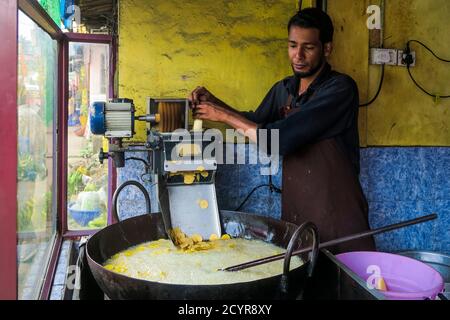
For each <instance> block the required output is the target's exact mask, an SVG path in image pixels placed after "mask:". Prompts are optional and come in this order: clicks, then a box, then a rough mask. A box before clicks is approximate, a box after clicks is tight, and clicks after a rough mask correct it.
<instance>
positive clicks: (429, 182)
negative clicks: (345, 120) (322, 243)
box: [118, 144, 450, 254]
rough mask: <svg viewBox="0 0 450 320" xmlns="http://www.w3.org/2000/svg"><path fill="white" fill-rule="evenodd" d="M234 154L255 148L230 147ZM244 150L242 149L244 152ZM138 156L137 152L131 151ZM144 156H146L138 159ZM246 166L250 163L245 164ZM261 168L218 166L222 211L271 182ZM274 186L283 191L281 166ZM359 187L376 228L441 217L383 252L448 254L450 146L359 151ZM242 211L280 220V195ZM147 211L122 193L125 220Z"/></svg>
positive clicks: (388, 239)
mask: <svg viewBox="0 0 450 320" xmlns="http://www.w3.org/2000/svg"><path fill="white" fill-rule="evenodd" d="M225 148H227V150H229V151H231V152H236V148H245V151H246V159H248V152H254V151H255V150H254V147H253V146H252V145H250V146H248V145H247V146H245V145H239V146H238V147H236V145H232V144H227V145H225ZM241 151H242V149H241ZM133 156H136V153H133ZM140 157H142V158H144V155H140ZM246 163H248V161H246ZM143 169H144V167H143V164H142V163H141V162H139V161H128V162H127V163H126V166H125V167H124V168H121V169H119V171H118V185H119V184H121V183H123V182H124V181H126V180H137V181H140V182H142V181H141V179H140V176H141V174H142V173H143ZM259 170H260V165H248V164H235V165H219V168H218V170H217V174H216V190H217V198H218V205H219V208H220V209H227V210H235V209H236V208H237V207H238V206H239V205H240V204H241V202H242V201H243V199H244V198H245V197H246V196H247V195H248V194H249V192H250V191H251V190H252V189H253V188H254V187H256V186H258V185H261V184H266V183H268V177H267V176H262V175H260V174H259ZM272 179H273V183H274V184H275V185H276V186H278V187H281V165H280V171H279V172H278V174H277V175H275V176H273V177H272ZM360 180H361V184H362V186H363V189H364V192H365V194H366V196H367V199H368V202H369V208H370V212H369V221H370V225H371V227H372V228H377V227H381V226H384V225H387V224H392V223H396V222H399V221H403V220H407V219H412V218H415V217H417V216H421V215H425V214H429V213H433V212H435V213H437V214H438V217H439V218H438V219H437V220H434V221H431V222H427V223H424V224H421V225H417V226H412V227H408V228H405V229H402V230H397V231H391V232H389V233H385V234H382V235H379V236H377V237H376V243H377V248H378V250H379V251H388V252H396V251H404V250H427V251H436V252H443V253H448V254H449V253H450V148H449V147H442V148H439V147H417V148H411V147H398V148H397V147H396V148H393V147H386V148H366V149H361V175H360ZM145 186H146V187H147V190H148V191H149V192H150V194H151V200H152V212H157V211H158V208H157V200H156V198H155V193H154V188H155V186H151V183H150V182H147V183H145ZM241 211H245V212H250V213H255V214H260V215H264V216H269V217H273V218H277V219H279V218H280V215H281V197H280V195H279V194H277V193H275V192H273V193H272V192H271V191H270V190H269V188H267V187H264V188H260V189H258V190H257V191H256V192H254V193H253V195H252V196H251V197H250V198H249V200H248V201H247V202H246V204H245V205H244V206H243V207H242V209H241ZM143 213H145V204H144V197H143V196H142V195H141V194H140V191H139V190H138V189H137V188H134V187H129V188H125V189H124V190H123V194H121V196H120V198H119V214H120V216H121V218H122V219H123V218H127V217H131V216H135V215H139V214H143Z"/></svg>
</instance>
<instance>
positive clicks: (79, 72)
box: [67, 42, 109, 230]
mask: <svg viewBox="0 0 450 320" xmlns="http://www.w3.org/2000/svg"><path fill="white" fill-rule="evenodd" d="M108 61H109V45H108V44H101V43H83V42H70V43H69V103H68V113H69V114H68V168H67V170H68V172H67V213H68V214H67V216H68V229H69V230H86V229H98V228H102V227H104V226H106V224H107V203H108V201H107V193H108V165H107V162H106V161H105V162H104V164H100V162H99V160H98V152H99V150H100V148H101V147H102V146H103V143H104V139H103V138H102V137H101V136H94V135H92V134H91V132H90V128H89V107H90V105H91V104H92V103H93V102H95V101H107V100H108V94H107V90H106V88H107V87H108V85H109V81H108V82H107V80H106V79H109V65H108V63H107V62H108Z"/></svg>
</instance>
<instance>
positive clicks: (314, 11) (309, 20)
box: [288, 8, 334, 44]
mask: <svg viewBox="0 0 450 320" xmlns="http://www.w3.org/2000/svg"><path fill="white" fill-rule="evenodd" d="M292 26H296V27H300V28H315V29H319V31H320V41H321V42H322V44H324V43H327V42H331V41H333V33H334V27H333V22H332V21H331V18H330V16H329V15H328V14H326V13H325V12H324V11H322V10H321V9H319V8H306V9H303V10H300V11H299V12H297V13H296V14H295V15H294V16H293V17H292V18H291V19H290V20H289V24H288V32H289V31H290V30H291V27H292Z"/></svg>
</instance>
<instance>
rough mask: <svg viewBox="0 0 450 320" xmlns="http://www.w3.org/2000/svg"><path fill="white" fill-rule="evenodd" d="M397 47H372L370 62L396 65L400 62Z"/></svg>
mask: <svg viewBox="0 0 450 320" xmlns="http://www.w3.org/2000/svg"><path fill="white" fill-rule="evenodd" d="M397 51H398V50H397V49H383V48H371V49H370V64H387V65H391V66H396V65H397V63H398V55H397Z"/></svg>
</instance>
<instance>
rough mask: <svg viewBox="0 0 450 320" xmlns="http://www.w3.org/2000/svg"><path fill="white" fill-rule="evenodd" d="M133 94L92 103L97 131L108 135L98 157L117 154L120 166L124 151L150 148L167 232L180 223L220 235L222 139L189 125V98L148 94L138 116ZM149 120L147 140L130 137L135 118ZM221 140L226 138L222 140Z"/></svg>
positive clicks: (93, 127) (152, 172) (149, 158)
mask: <svg viewBox="0 0 450 320" xmlns="http://www.w3.org/2000/svg"><path fill="white" fill-rule="evenodd" d="M135 113H136V110H135V106H134V103H133V100H130V99H114V100H111V101H109V102H95V103H93V104H92V106H91V109H90V126H91V131H92V133H93V134H97V135H103V136H104V137H105V138H107V139H108V142H109V148H108V151H107V152H105V151H104V150H102V149H101V150H100V154H99V159H100V161H101V162H103V160H104V159H107V158H109V157H110V158H112V159H113V160H114V163H115V166H116V167H117V168H120V167H124V165H125V161H126V158H125V152H127V153H131V152H145V153H146V155H147V164H148V165H146V170H147V172H146V173H147V174H149V175H150V176H151V180H152V182H153V183H155V184H157V186H158V188H156V189H157V192H158V195H157V198H158V199H159V208H160V211H161V213H162V215H163V219H164V224H165V228H166V232H167V233H168V235H169V236H171V232H170V231H171V229H173V228H176V227H179V228H180V229H181V230H182V231H183V232H184V233H185V234H187V235H188V236H192V235H193V234H200V235H201V236H202V238H203V239H205V240H207V239H209V238H210V236H211V235H212V234H216V235H217V236H219V237H220V236H221V225H220V218H219V210H218V206H217V198H216V189H215V183H214V182H215V172H216V169H217V161H216V155H215V150H214V148H209V150H212V151H211V152H210V154H207V152H204V151H205V150H208V148H207V146H208V145H210V144H211V143H217V142H219V141H216V140H217V136H216V137H209V138H208V137H206V135H204V134H203V132H202V131H192V130H191V131H189V130H188V129H189V127H188V117H189V101H188V100H187V99H153V98H148V99H147V113H146V114H145V115H140V116H136V115H135ZM136 120H137V121H144V122H146V123H147V129H146V135H147V138H146V141H145V142H143V143H136V142H131V141H129V140H127V139H129V138H132V137H133V136H134V135H135V121H136ZM219 143H221V142H219Z"/></svg>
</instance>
